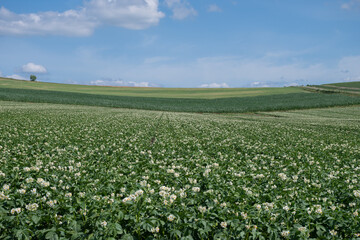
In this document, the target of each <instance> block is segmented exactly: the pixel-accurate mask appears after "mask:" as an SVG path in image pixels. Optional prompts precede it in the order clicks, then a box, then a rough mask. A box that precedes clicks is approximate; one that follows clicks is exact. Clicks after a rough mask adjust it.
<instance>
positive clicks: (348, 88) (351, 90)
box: [303, 82, 360, 96]
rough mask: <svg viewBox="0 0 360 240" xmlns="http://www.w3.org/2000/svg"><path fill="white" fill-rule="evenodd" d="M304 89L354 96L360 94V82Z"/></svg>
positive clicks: (306, 88)
mask: <svg viewBox="0 0 360 240" xmlns="http://www.w3.org/2000/svg"><path fill="white" fill-rule="evenodd" d="M303 88H304V90H310V91H317V92H323V93H341V94H347V95H352V96H360V82H344V83H333V84H323V85H313V86H307V87H303Z"/></svg>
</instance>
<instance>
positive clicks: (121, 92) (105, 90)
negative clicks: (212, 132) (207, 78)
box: [0, 78, 304, 99]
mask: <svg viewBox="0 0 360 240" xmlns="http://www.w3.org/2000/svg"><path fill="white" fill-rule="evenodd" d="M0 88H16V89H19V88H20V89H32V90H47V91H59V92H73V93H86V94H96V95H109V96H128V97H157V98H199V99H215V98H227V97H254V96H264V95H275V94H289V93H302V92H304V90H303V89H301V88H297V87H286V88H149V87H110V86H92V85H76V84H59V83H47V82H30V81H24V80H14V79H9V78H0Z"/></svg>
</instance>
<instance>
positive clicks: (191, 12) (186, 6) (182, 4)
mask: <svg viewBox="0 0 360 240" xmlns="http://www.w3.org/2000/svg"><path fill="white" fill-rule="evenodd" d="M165 3H166V5H167V7H168V8H170V9H171V10H172V13H173V15H172V18H174V19H177V20H183V19H185V18H187V17H191V16H196V15H197V11H196V10H195V9H194V8H193V7H192V6H191V5H190V3H189V2H188V1H186V0H165Z"/></svg>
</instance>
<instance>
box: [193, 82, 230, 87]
mask: <svg viewBox="0 0 360 240" xmlns="http://www.w3.org/2000/svg"><path fill="white" fill-rule="evenodd" d="M199 88H229V85H227V84H226V83H206V84H201V85H200V86H199Z"/></svg>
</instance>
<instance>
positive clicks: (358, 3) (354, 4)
mask: <svg viewBox="0 0 360 240" xmlns="http://www.w3.org/2000/svg"><path fill="white" fill-rule="evenodd" d="M341 8H342V9H345V10H352V9H356V8H358V9H359V8H360V0H350V1H347V2H346V3H343V4H341Z"/></svg>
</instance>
